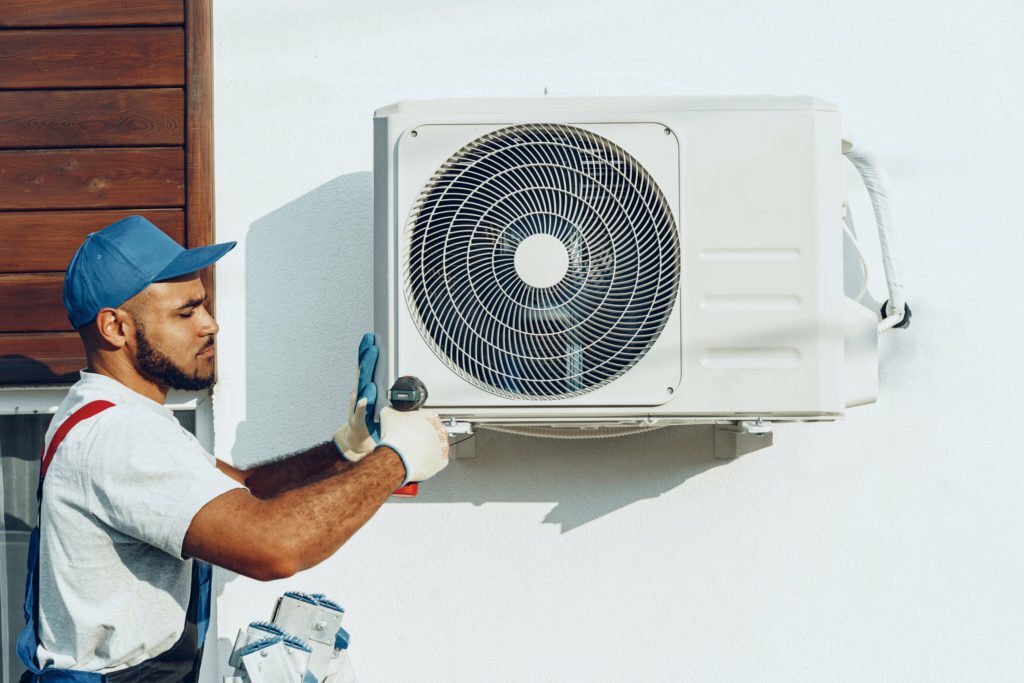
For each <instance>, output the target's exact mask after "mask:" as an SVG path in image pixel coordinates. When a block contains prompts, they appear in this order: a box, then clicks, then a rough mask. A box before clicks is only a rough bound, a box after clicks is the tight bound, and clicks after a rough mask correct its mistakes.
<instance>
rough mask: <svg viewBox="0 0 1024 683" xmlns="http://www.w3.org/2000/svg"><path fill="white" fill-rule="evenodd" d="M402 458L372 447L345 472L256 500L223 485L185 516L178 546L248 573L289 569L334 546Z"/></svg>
mask: <svg viewBox="0 0 1024 683" xmlns="http://www.w3.org/2000/svg"><path fill="white" fill-rule="evenodd" d="M405 475H406V472H405V465H404V464H403V462H402V460H401V458H400V457H399V456H398V455H397V454H396V453H395V452H394V451H393V450H392V449H390V448H387V447H385V446H381V447H378V448H377V449H376V450H375V451H374V452H373V453H371V454H369V455H367V456H366V457H365V458H363V459H362V460H360V461H359V462H357V463H353V464H350V465H349V466H348V467H347V468H346V470H345V472H344V474H341V475H334V476H330V475H328V476H323V478H322V479H321V480H320V481H316V482H314V483H312V484H308V485H306V486H302V487H293V488H292V489H291V490H288V491H285V492H283V493H281V494H280V495H277V496H274V497H273V498H270V499H266V500H260V499H258V498H256V497H255V496H254V495H253V494H252V492H250V491H247V490H245V489H235V490H232V491H228V492H227V493H224V494H222V495H220V496H218V497H216V498H214V499H213V500H212V501H210V502H209V503H207V504H206V505H205V506H203V507H202V509H200V510H199V512H198V513H197V514H196V516H195V517H194V518H193V519H192V524H191V525H190V526H189V530H188V532H187V533H186V535H185V541H184V543H183V545H182V552H183V553H184V555H186V556H188V557H198V558H200V559H202V560H206V561H207V562H211V563H213V564H216V565H218V566H221V567H224V568H226V569H230V570H231V571H235V572H238V573H239V574H244V575H245V576H249V577H252V578H255V579H259V580H263V581H267V580H273V579H280V578H285V577H288V576H291V575H292V574H294V573H295V572H298V571H302V570H303V569H307V568H309V567H312V566H313V565H315V564H318V563H319V562H321V561H323V560H324V559H325V558H327V557H329V556H330V555H331V554H332V553H334V552H335V551H336V550H337V549H338V548H339V547H340V546H341V545H342V544H344V543H345V541H347V540H348V539H349V538H350V537H351V536H352V534H354V533H355V532H356V531H357V530H358V529H359V527H361V526H362V525H363V524H365V523H366V521H367V520H368V519H369V518H370V517H371V516H372V515H373V513H375V512H376V511H377V509H378V508H380V506H381V505H383V504H384V502H385V501H386V500H387V499H388V496H390V495H391V493H392V492H393V491H394V490H395V489H396V488H397V487H398V486H399V485H401V483H402V481H403V479H404V478H405Z"/></svg>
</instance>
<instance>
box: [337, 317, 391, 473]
mask: <svg viewBox="0 0 1024 683" xmlns="http://www.w3.org/2000/svg"><path fill="white" fill-rule="evenodd" d="M379 355H380V349H378V348H377V343H376V341H374V337H373V333H372V332H367V333H366V334H364V335H363V338H362V340H361V341H360V342H359V357H358V363H359V367H358V371H357V372H358V375H357V376H358V378H359V379H358V380H357V383H356V389H355V391H353V392H352V398H351V399H350V401H349V408H348V421H347V422H345V424H344V425H342V427H341V429H339V430H338V431H336V432H335V433H334V443H335V444H337V446H338V450H339V451H340V452H341V454H342V456H343V457H344V458H345V459H346V460H348V461H349V462H359V461H360V460H362V459H363V458H364V457H366V456H367V455H369V454H370V453H372V452H373V449H374V448H376V447H377V442H378V441H379V440H380V432H379V425H378V424H377V423H376V422H375V421H374V419H373V415H374V412H375V410H376V407H377V385H376V384H374V383H373V370H374V368H376V367H377V356H379Z"/></svg>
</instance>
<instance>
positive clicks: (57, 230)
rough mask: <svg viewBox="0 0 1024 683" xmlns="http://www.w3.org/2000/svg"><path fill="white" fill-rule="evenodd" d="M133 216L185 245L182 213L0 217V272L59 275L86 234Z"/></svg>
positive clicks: (25, 213)
mask: <svg viewBox="0 0 1024 683" xmlns="http://www.w3.org/2000/svg"><path fill="white" fill-rule="evenodd" d="M133 214H138V215H140V216H144V217H145V218H146V219H147V220H149V221H150V222H152V223H153V225H155V226H157V227H158V228H160V229H161V230H163V231H164V232H166V233H167V234H168V235H170V236H171V237H172V238H173V239H174V240H175V241H176V242H178V243H179V244H184V243H185V212H184V211H183V210H182V209H118V210H113V211H14V212H7V213H0V244H2V245H3V249H0V272H2V273H37V272H52V273H63V272H64V269H65V268H67V266H68V263H70V262H71V257H72V256H74V255H75V250H76V249H77V248H78V245H80V244H81V243H82V241H83V240H85V238H86V236H87V235H88V234H89V233H91V232H96V231H97V230H101V229H102V228H104V227H106V226H108V225H110V224H111V223H113V222H114V221H118V220H121V219H122V218H125V217H127V216H131V215H133Z"/></svg>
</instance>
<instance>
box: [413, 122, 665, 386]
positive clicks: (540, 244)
mask: <svg viewBox="0 0 1024 683" xmlns="http://www.w3.org/2000/svg"><path fill="white" fill-rule="evenodd" d="M537 236H547V237H543V238H538V237H537ZM552 238H553V239H552ZM407 239H408V245H407V246H408V250H407V260H406V263H405V287H406V297H407V300H408V302H409V306H410V308H411V310H412V314H413V318H414V320H415V321H416V325H417V327H418V328H419V330H420V333H421V334H422V335H423V337H424V339H425V340H426V341H427V343H428V344H429V345H430V346H431V348H432V349H433V351H434V353H435V354H436V355H437V356H438V357H439V358H440V359H441V360H442V361H443V362H444V363H445V364H446V365H447V366H448V367H449V368H450V369H451V370H453V371H454V372H456V373H457V374H459V375H460V376H461V377H463V378H464V379H466V380H467V381H469V382H470V383H471V384H473V385H475V386H477V387H479V388H481V389H483V390H485V391H488V392H490V393H492V394H496V395H498V396H502V397H505V398H511V399H516V398H530V399H552V400H553V399H563V398H570V397H573V396H579V395H582V394H585V393H588V392H591V391H593V390H595V389H597V388H599V387H601V386H604V385H605V384H607V383H609V382H611V381H612V380H614V379H615V378H616V377H619V376H620V375H622V374H623V373H625V372H626V371H627V370H629V369H630V368H631V367H633V366H634V365H635V364H636V363H637V362H638V361H639V360H640V359H641V358H642V357H643V356H644V354H646V353H647V351H648V350H649V349H650V347H651V346H652V345H653V344H654V342H655V341H656V340H657V338H658V336H659V335H660V333H661V331H662V329H664V327H665V323H666V322H667V320H668V317H669V315H670V314H671V312H672V309H673V307H674V305H675V298H676V296H677V293H678V289H679V237H678V231H677V229H676V225H675V221H674V219H673V217H672V213H671V211H670V209H669V206H668V203H667V202H666V201H665V198H664V196H663V195H662V193H661V191H660V190H659V189H658V186H657V185H656V183H655V182H654V180H653V179H652V178H651V176H650V175H649V174H648V173H647V171H646V170H644V168H643V167H642V166H641V165H640V164H639V163H638V162H637V161H636V160H635V159H634V158H633V157H632V156H630V155H629V154H628V153H627V152H626V151H625V150H623V149H622V148H620V147H619V146H617V145H615V144H614V143H612V142H611V141H609V140H607V139H606V138H604V137H602V136H600V135H597V134H595V133H593V132H590V131H587V130H584V129H582V128H578V127H575V126H568V125H561V124H529V125H516V126H509V127H506V128H502V129H500V130H497V131H495V132H493V133H490V134H488V135H485V136H483V137H481V138H478V139H477V140H475V141H473V142H472V143H470V144H469V145H467V146H465V147H464V148H463V149H461V150H460V151H459V152H457V153H456V154H455V155H453V156H452V157H451V158H450V159H449V160H448V161H447V162H446V163H445V164H444V165H443V166H441V168H440V169H438V170H437V172H435V174H434V175H433V177H432V178H431V179H430V181H429V182H428V183H427V185H426V186H425V187H424V189H423V191H422V192H421V193H420V195H419V197H418V199H417V201H416V203H415V205H414V207H413V210H412V212H411V214H410V218H409V223H408V229H407ZM555 240H557V242H556V241H555Z"/></svg>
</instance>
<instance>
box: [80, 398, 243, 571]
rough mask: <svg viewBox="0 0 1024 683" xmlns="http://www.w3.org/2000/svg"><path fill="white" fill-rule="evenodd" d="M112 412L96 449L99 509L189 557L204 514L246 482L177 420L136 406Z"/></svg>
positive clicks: (121, 527) (94, 503) (92, 456)
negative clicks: (194, 528) (188, 536)
mask: <svg viewBox="0 0 1024 683" xmlns="http://www.w3.org/2000/svg"><path fill="white" fill-rule="evenodd" d="M106 413H107V414H103V415H101V416H99V417H98V418H97V425H96V427H97V429H94V430H93V431H92V436H93V439H92V443H91V444H90V448H89V449H88V450H89V456H88V458H89V463H88V464H89V467H88V469H89V479H88V482H87V484H86V485H87V487H88V489H89V496H88V498H89V504H90V507H91V512H92V513H93V514H94V515H95V516H96V517H97V518H98V519H99V520H100V521H102V522H103V523H104V524H107V525H109V526H110V527H112V528H114V529H116V530H117V531H120V532H121V533H123V534H127V535H128V536H131V537H133V538H136V539H138V540H140V541H143V542H145V543H148V544H150V545H152V546H155V547H157V548H160V549H161V550H163V551H165V552H167V553H169V554H170V555H173V556H174V557H177V558H182V548H181V546H182V543H183V542H184V541H185V533H186V532H187V531H188V527H189V525H190V524H191V523H192V518H193V517H195V515H196V513H197V512H199V510H200V509H201V508H202V507H203V506H204V505H206V504H207V503H209V502H210V501H211V500H213V499H214V498H216V497H218V496H220V495H222V494H224V493H226V492H228V491H231V490H232V489H236V488H244V487H243V486H242V485H241V484H240V483H238V482H236V481H235V480H234V479H231V478H230V477H228V476H227V475H226V474H224V473H223V472H221V471H220V470H218V469H217V467H216V465H215V463H216V461H215V460H214V458H213V456H211V455H210V454H209V453H207V452H206V451H205V449H203V447H202V446H201V445H200V444H199V442H198V441H197V440H196V439H195V437H193V436H192V435H191V434H189V433H188V432H186V431H185V430H184V429H183V428H182V427H181V426H180V425H178V424H176V423H175V422H173V421H171V420H169V419H166V418H163V417H161V416H160V415H158V414H156V413H153V412H151V411H148V410H145V409H144V408H143V409H140V408H136V407H133V406H128V407H120V406H119V407H117V408H111V409H110V410H108V411H106ZM100 421H102V422H100ZM182 559H183V558H182Z"/></svg>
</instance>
